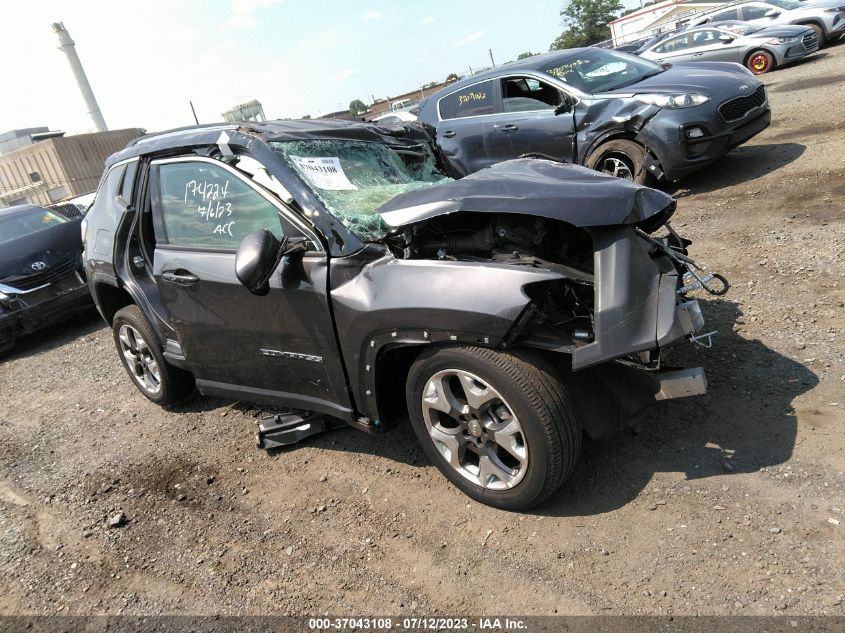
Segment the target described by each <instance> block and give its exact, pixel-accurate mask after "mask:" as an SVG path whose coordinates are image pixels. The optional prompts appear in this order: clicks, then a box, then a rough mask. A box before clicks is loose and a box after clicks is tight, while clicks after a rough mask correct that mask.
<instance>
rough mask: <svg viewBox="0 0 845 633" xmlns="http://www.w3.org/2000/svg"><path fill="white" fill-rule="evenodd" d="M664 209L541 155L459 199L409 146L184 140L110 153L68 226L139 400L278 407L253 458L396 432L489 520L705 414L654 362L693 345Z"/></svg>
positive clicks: (234, 132)
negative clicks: (625, 442) (335, 430)
mask: <svg viewBox="0 0 845 633" xmlns="http://www.w3.org/2000/svg"><path fill="white" fill-rule="evenodd" d="M674 210H675V202H674V200H673V199H672V198H671V197H670V196H668V195H666V194H664V193H661V192H659V191H655V190H653V189H649V188H647V187H643V186H640V185H637V184H635V183H632V182H629V181H625V180H620V179H617V178H613V177H611V176H607V175H604V174H601V173H598V172H595V171H592V170H588V169H586V168H583V167H579V166H576V165H568V164H562V163H559V162H556V161H552V160H547V159H544V158H539V157H526V158H520V159H517V160H511V161H506V162H502V163H499V164H496V165H493V166H492V167H489V168H486V169H482V170H480V171H478V172H477V173H475V174H472V175H471V176H467V177H465V178H462V179H459V180H454V179H452V178H449V177H448V176H446V175H444V172H443V170H442V165H441V164H440V163H439V158H438V155H437V153H436V149H435V147H434V145H433V143H432V139H431V138H430V137H429V136H428V134H427V133H426V131H425V130H424V129H423V128H422V127H417V126H415V125H406V126H402V127H397V128H391V129H388V128H384V127H379V126H375V125H366V124H361V123H352V122H341V121H325V120H323V121H282V122H269V123H258V124H252V123H249V124H240V125H236V124H232V125H213V126H198V127H192V128H187V129H181V130H175V131H171V132H167V133H162V134H155V135H149V136H146V137H142V138H140V139H137V140H135V141H133V142H132V143H130V145H129V146H128V147H127V148H126V149H124V150H123V151H121V152H119V153H117V154H115V155H114V156H112V157H111V158H110V159H109V160H108V162H107V165H106V171H105V174H104V176H103V179H102V182H101V183H100V186H99V190H98V193H97V196H96V199H95V201H94V204H93V206H92V207H91V209H90V211H89V213H88V215H87V216H86V218H85V225H84V227H83V232H84V233H85V255H84V257H85V263H86V268H87V271H88V279H89V284H90V288H91V291H92V294H93V297H94V300H95V302H96V304H97V307H98V309H99V311H100V313H101V314H102V316H103V318H104V319H105V320H106V322H107V323H108V324H109V325H110V326H111V328H112V329H113V332H114V341H115V345H116V347H117V352H118V354H119V357H120V359H121V361H122V362H123V365H124V366H125V368H126V371H127V372H128V374H129V376H130V378H131V379H132V381H133V382H134V383H135V386H136V387H137V388H138V389H139V390H140V392H141V393H142V394H143V395H144V396H146V397H147V398H149V399H150V400H152V401H153V402H156V403H159V404H162V405H168V404H170V403H173V402H175V401H176V400H178V399H180V398H183V397H185V396H187V395H188V394H189V393H191V392H192V391H193V390H194V388H195V387H196V388H197V389H198V390H199V391H200V392H201V393H202V394H206V395H213V396H218V397H222V398H232V399H239V400H247V401H252V402H256V403H262V404H266V405H272V406H277V407H282V408H285V409H288V410H290V412H289V413H287V414H279V415H277V416H275V417H273V418H270V419H268V420H265V422H264V423H262V425H261V426H260V430H259V442H260V445H262V446H264V447H265V448H270V447H274V446H279V445H285V444H289V443H292V442H295V441H297V440H299V439H302V438H303V437H306V436H308V435H309V434H311V433H313V432H315V431H320V430H325V429H327V428H331V427H333V426H335V425H338V424H344V423H345V424H348V425H350V426H353V427H355V428H358V429H360V430H363V431H366V432H368V433H373V434H381V433H383V432H385V431H388V430H390V429H391V428H392V427H394V426H395V425H396V424H397V423H399V422H401V421H402V420H404V419H407V418H408V417H410V423H411V424H412V426H413V428H414V431H415V432H416V435H417V437H418V439H419V441H420V442H421V444H422V446H423V447H424V449H425V451H426V453H427V454H428V456H429V457H430V459H431V460H432V461H433V462H434V463H435V464H436V465H437V467H438V468H439V469H440V470H441V471H442V472H443V474H444V475H445V476H446V477H447V478H448V479H449V480H450V481H451V482H452V483H453V484H454V485H455V486H457V487H458V488H459V489H460V490H462V491H463V492H464V493H466V494H467V495H469V496H470V497H472V498H474V499H476V500H479V501H481V502H483V503H486V504H489V505H492V506H496V507H500V508H505V509H509V510H519V509H526V508H529V507H531V506H533V505H536V504H537V503H539V502H541V501H542V500H543V499H545V498H546V497H548V496H549V495H550V494H552V493H553V492H554V491H555V490H556V489H557V488H558V487H559V486H560V485H561V483H562V482H563V481H564V480H565V479H566V477H567V476H568V475H569V474H570V473H571V472H572V469H573V467H574V465H575V462H576V460H577V458H578V454H579V450H580V447H581V440H582V435H584V434H586V435H587V436H589V437H598V436H602V435H606V434H608V433H610V432H613V431H614V430H617V429H620V428H623V427H624V426H625V425H626V424H628V423H629V422H630V421H631V420H632V419H634V417H635V416H636V415H637V414H638V413H639V412H641V411H642V410H643V409H644V408H645V407H647V406H648V405H649V404H651V403H653V402H655V401H656V400H663V399H668V398H675V397H679V396H687V395H695V394H701V393H704V391H705V388H706V385H705V380H704V375H703V372H702V370H701V369H700V368H695V369H678V368H670V367H669V366H668V365H667V364H666V362H665V359H664V355H665V353H666V350H667V349H668V348H669V347H671V346H673V345H676V344H679V343H684V342H686V341H690V340H692V341H693V342H699V343H704V342H706V341H707V339H708V337H709V334H707V333H704V334H702V333H701V330H702V327H703V318H702V315H701V311H700V309H699V305H698V303H697V302H696V300H694V299H692V298H691V293H693V292H695V291H697V290H703V291H707V292H710V293H712V294H722V293H723V292H724V291H726V290H727V282H726V281H725V280H724V278H723V277H721V276H718V275H714V274H712V273H706V272H705V271H704V270H703V269H702V268H700V267H699V266H697V265H696V264H695V263H694V262H693V261H692V260H691V259H690V258H689V257H688V255H687V247H688V246H689V244H690V242H689V241H687V240H685V239H683V238H682V237H680V236H679V235H678V234H677V233H675V232H674V231H673V230H672V229H671V227H670V225H669V223H668V222H669V219H670V217H671V216H672V213H673V212H674Z"/></svg>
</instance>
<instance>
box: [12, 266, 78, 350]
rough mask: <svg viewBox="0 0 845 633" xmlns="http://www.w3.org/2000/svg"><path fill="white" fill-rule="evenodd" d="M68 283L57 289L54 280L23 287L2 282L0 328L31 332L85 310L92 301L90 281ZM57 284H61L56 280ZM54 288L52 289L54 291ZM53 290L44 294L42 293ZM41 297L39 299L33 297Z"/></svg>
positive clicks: (23, 332)
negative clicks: (13, 286) (24, 289)
mask: <svg viewBox="0 0 845 633" xmlns="http://www.w3.org/2000/svg"><path fill="white" fill-rule="evenodd" d="M77 280H78V281H79V282H80V284H77V283H72V284H68V285H69V286H70V287H67V286H65V287H63V288H62V289H60V290H54V289H53V288H52V287H49V286H50V284H45V285H44V286H39V287H38V288H33V289H32V290H30V291H23V290H19V289H17V288H11V287H9V286H4V285H2V284H0V332H3V333H4V334H6V335H11V336H12V337H17V336H21V335H23V334H30V333H32V332H35V331H36V330H38V329H40V328H42V327H45V326H47V325H49V324H50V323H53V322H55V321H58V320H60V319H62V318H64V317H65V316H66V315H68V314H70V313H72V312H74V311H75V310H81V309H84V308H86V307H87V306H88V305H89V304H91V293H90V291H89V290H88V284H86V283H85V282H84V281H82V280H81V279H75V280H74V281H77ZM53 285H54V286H55V285H57V284H53ZM51 291H52V292H51ZM46 292H50V296H48V297H43V296H42V293H46ZM35 297H37V298H38V299H37V300H33V299H34V298H35Z"/></svg>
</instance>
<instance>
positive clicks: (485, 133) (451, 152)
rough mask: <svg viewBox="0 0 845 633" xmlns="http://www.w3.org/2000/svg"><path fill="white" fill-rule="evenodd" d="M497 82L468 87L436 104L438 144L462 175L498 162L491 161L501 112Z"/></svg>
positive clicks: (492, 81) (489, 81)
mask: <svg viewBox="0 0 845 633" xmlns="http://www.w3.org/2000/svg"><path fill="white" fill-rule="evenodd" d="M497 83H498V80H494V79H490V80H488V81H482V82H479V83H477V84H472V85H471V86H466V87H464V88H461V89H459V90H456V91H455V92H452V93H451V94H448V95H446V96H444V97H442V98H441V99H440V100H439V101H438V103H437V104H436V109H437V115H438V117H439V119H440V123H439V124H438V126H437V144H438V145H439V146H440V149H441V151H442V152H443V154H444V155H445V157H446V158H447V159H448V160H449V162H450V163H451V165H452V166H453V167H454V168H455V169H456V170H457V171H458V172H459V173H461V174H462V175H466V174H471V173H472V172H475V171H478V170H479V169H482V168H484V167H487V166H488V165H492V164H493V163H494V162H497V161H496V159H494V158H491V150H493V151H495V150H494V148H493V147H491V145H490V140H491V136H492V131H493V124H494V123H495V117H494V115H495V113H496V112H497V110H498V100H499V94H498V87H497Z"/></svg>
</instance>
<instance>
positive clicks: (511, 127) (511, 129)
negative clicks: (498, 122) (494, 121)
mask: <svg viewBox="0 0 845 633" xmlns="http://www.w3.org/2000/svg"><path fill="white" fill-rule="evenodd" d="M518 129H519V126H518V125H514V124H513V123H508V124H507V125H503V126H502V127H500V128H499V130H500V131H502V132H516V131H517V130H518Z"/></svg>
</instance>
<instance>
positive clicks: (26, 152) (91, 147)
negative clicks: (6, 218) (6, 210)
mask: <svg viewBox="0 0 845 633" xmlns="http://www.w3.org/2000/svg"><path fill="white" fill-rule="evenodd" d="M32 130H35V131H34V132H33V131H32ZM142 134H144V130H143V129H140V128H128V129H124V130H112V131H109V132H94V133H91V134H76V135H73V136H64V134H63V133H62V132H56V133H50V132H47V131H46V128H32V129H30V130H13V131H11V132H7V133H5V134H0V147H3V148H5V147H17V149H12V150H11V151H3V152H2V153H0V207H9V206H13V205H15V204H27V203H28V204H39V205H46V204H51V203H54V202H59V201H61V200H65V199H67V198H74V197H76V196H80V195H83V194H86V193H90V192H92V191H94V190H95V189H96V188H97V183H98V182H99V180H100V175H101V174H102V173H103V163H104V162H105V160H106V158H108V157H109V156H110V155H111V154H114V153H115V152H117V151H119V150H121V149H123V148H124V147H125V146H126V144H127V143H128V142H129V141H131V140H132V139H134V138H137V137H139V136H141V135H142Z"/></svg>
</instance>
